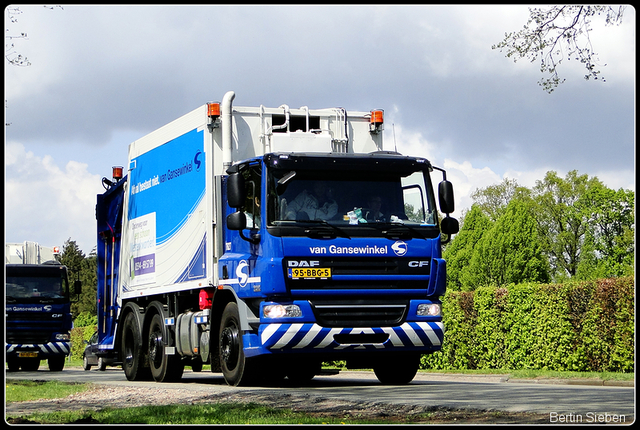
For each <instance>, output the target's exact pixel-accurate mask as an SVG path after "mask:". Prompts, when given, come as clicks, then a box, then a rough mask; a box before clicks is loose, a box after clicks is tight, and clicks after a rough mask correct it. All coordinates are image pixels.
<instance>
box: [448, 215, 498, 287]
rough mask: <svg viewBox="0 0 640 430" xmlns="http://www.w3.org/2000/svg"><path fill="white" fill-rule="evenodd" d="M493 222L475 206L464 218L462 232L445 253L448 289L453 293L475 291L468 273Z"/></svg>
mask: <svg viewBox="0 0 640 430" xmlns="http://www.w3.org/2000/svg"><path fill="white" fill-rule="evenodd" d="M492 224H493V223H492V222H491V220H490V219H489V217H487V216H486V215H485V214H484V213H483V211H482V209H481V208H480V206H478V205H477V204H474V205H473V206H471V210H469V212H467V214H466V215H465V216H464V220H463V222H462V228H461V229H460V232H459V233H458V234H457V235H456V236H455V237H454V238H453V240H452V241H451V243H450V244H449V245H448V246H447V248H446V249H445V251H444V253H443V257H444V259H445V261H446V262H447V288H449V289H450V290H451V291H473V290H475V284H474V280H473V279H472V278H471V276H470V274H469V273H468V270H469V262H470V261H471V258H472V257H473V254H474V252H475V249H476V246H477V244H478V242H480V239H482V236H483V235H484V234H485V233H486V232H487V231H489V230H490V229H491V226H492Z"/></svg>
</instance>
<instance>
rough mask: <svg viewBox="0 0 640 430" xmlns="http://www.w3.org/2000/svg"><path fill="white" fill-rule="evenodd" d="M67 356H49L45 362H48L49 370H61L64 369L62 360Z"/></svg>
mask: <svg viewBox="0 0 640 430" xmlns="http://www.w3.org/2000/svg"><path fill="white" fill-rule="evenodd" d="M66 358H67V357H65V356H64V355H63V356H62V357H51V358H49V359H48V360H47V363H48V364H49V371H50V372H62V369H64V360H65V359H66Z"/></svg>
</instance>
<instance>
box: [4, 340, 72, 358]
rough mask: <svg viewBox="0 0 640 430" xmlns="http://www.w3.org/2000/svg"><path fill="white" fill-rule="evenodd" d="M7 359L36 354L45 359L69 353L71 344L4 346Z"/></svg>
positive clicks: (51, 343) (52, 343)
mask: <svg viewBox="0 0 640 430" xmlns="http://www.w3.org/2000/svg"><path fill="white" fill-rule="evenodd" d="M6 350H7V357H9V356H20V354H25V355H26V354H33V353H37V354H38V357H40V358H41V359H45V358H48V357H55V356H60V355H69V354H70V353H71V342H49V343H44V344H33V343H31V344H6Z"/></svg>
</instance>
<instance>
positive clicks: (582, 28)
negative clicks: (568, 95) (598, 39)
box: [492, 6, 626, 93]
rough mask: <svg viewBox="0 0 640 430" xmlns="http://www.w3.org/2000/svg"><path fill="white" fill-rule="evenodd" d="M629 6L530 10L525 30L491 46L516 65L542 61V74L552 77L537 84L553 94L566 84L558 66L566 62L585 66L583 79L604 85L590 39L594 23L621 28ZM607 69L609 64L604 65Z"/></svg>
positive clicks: (565, 7)
mask: <svg viewBox="0 0 640 430" xmlns="http://www.w3.org/2000/svg"><path fill="white" fill-rule="evenodd" d="M625 7H626V6H617V7H614V6H552V7H550V8H548V9H540V8H529V14H530V17H529V20H528V21H527V23H526V25H525V26H524V27H523V29H522V30H520V31H518V32H512V33H505V37H504V39H503V40H502V41H501V42H500V43H497V44H495V45H493V46H492V49H499V50H500V52H503V51H504V52H505V53H506V56H507V58H513V60H514V62H515V61H518V60H520V59H523V58H526V59H528V60H530V61H531V62H534V61H540V71H541V72H542V73H546V74H549V75H550V77H548V78H542V79H541V80H540V81H539V82H538V84H539V85H540V86H542V88H543V89H544V90H545V91H547V92H549V93H551V92H553V91H554V90H555V89H556V88H557V87H558V85H559V84H561V83H563V82H565V79H564V78H563V79H561V78H560V76H559V74H558V66H560V64H562V62H563V61H564V60H565V59H567V60H571V59H574V60H576V61H579V62H580V63H582V64H583V65H584V67H585V69H586V70H587V73H586V74H585V76H584V78H585V79H586V80H590V79H594V80H598V79H599V80H601V81H604V79H603V77H602V76H601V74H600V70H598V68H599V67H600V65H599V64H598V61H599V60H598V56H597V54H596V53H595V52H594V51H593V45H592V44H591V39H590V38H589V32H590V31H591V19H592V17H594V16H596V15H597V16H602V15H604V17H605V25H606V26H609V25H619V24H621V23H622V16H623V14H624V10H625ZM605 66H606V64H605Z"/></svg>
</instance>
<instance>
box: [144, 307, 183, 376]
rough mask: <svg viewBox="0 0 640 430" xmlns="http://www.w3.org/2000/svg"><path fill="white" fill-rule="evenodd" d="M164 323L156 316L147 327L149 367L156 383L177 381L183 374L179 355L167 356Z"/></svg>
mask: <svg viewBox="0 0 640 430" xmlns="http://www.w3.org/2000/svg"><path fill="white" fill-rule="evenodd" d="M164 333H165V328H164V322H163V319H162V317H161V316H160V315H158V314H156V315H154V316H153V318H152V319H151V324H150V325H149V367H150V368H151V375H152V376H153V379H154V380H155V381H157V382H172V381H179V380H180V378H182V373H183V372H184V364H183V363H182V361H181V360H180V356H179V355H167V353H166V350H165V345H166V344H167V342H166V340H165V337H164Z"/></svg>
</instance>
